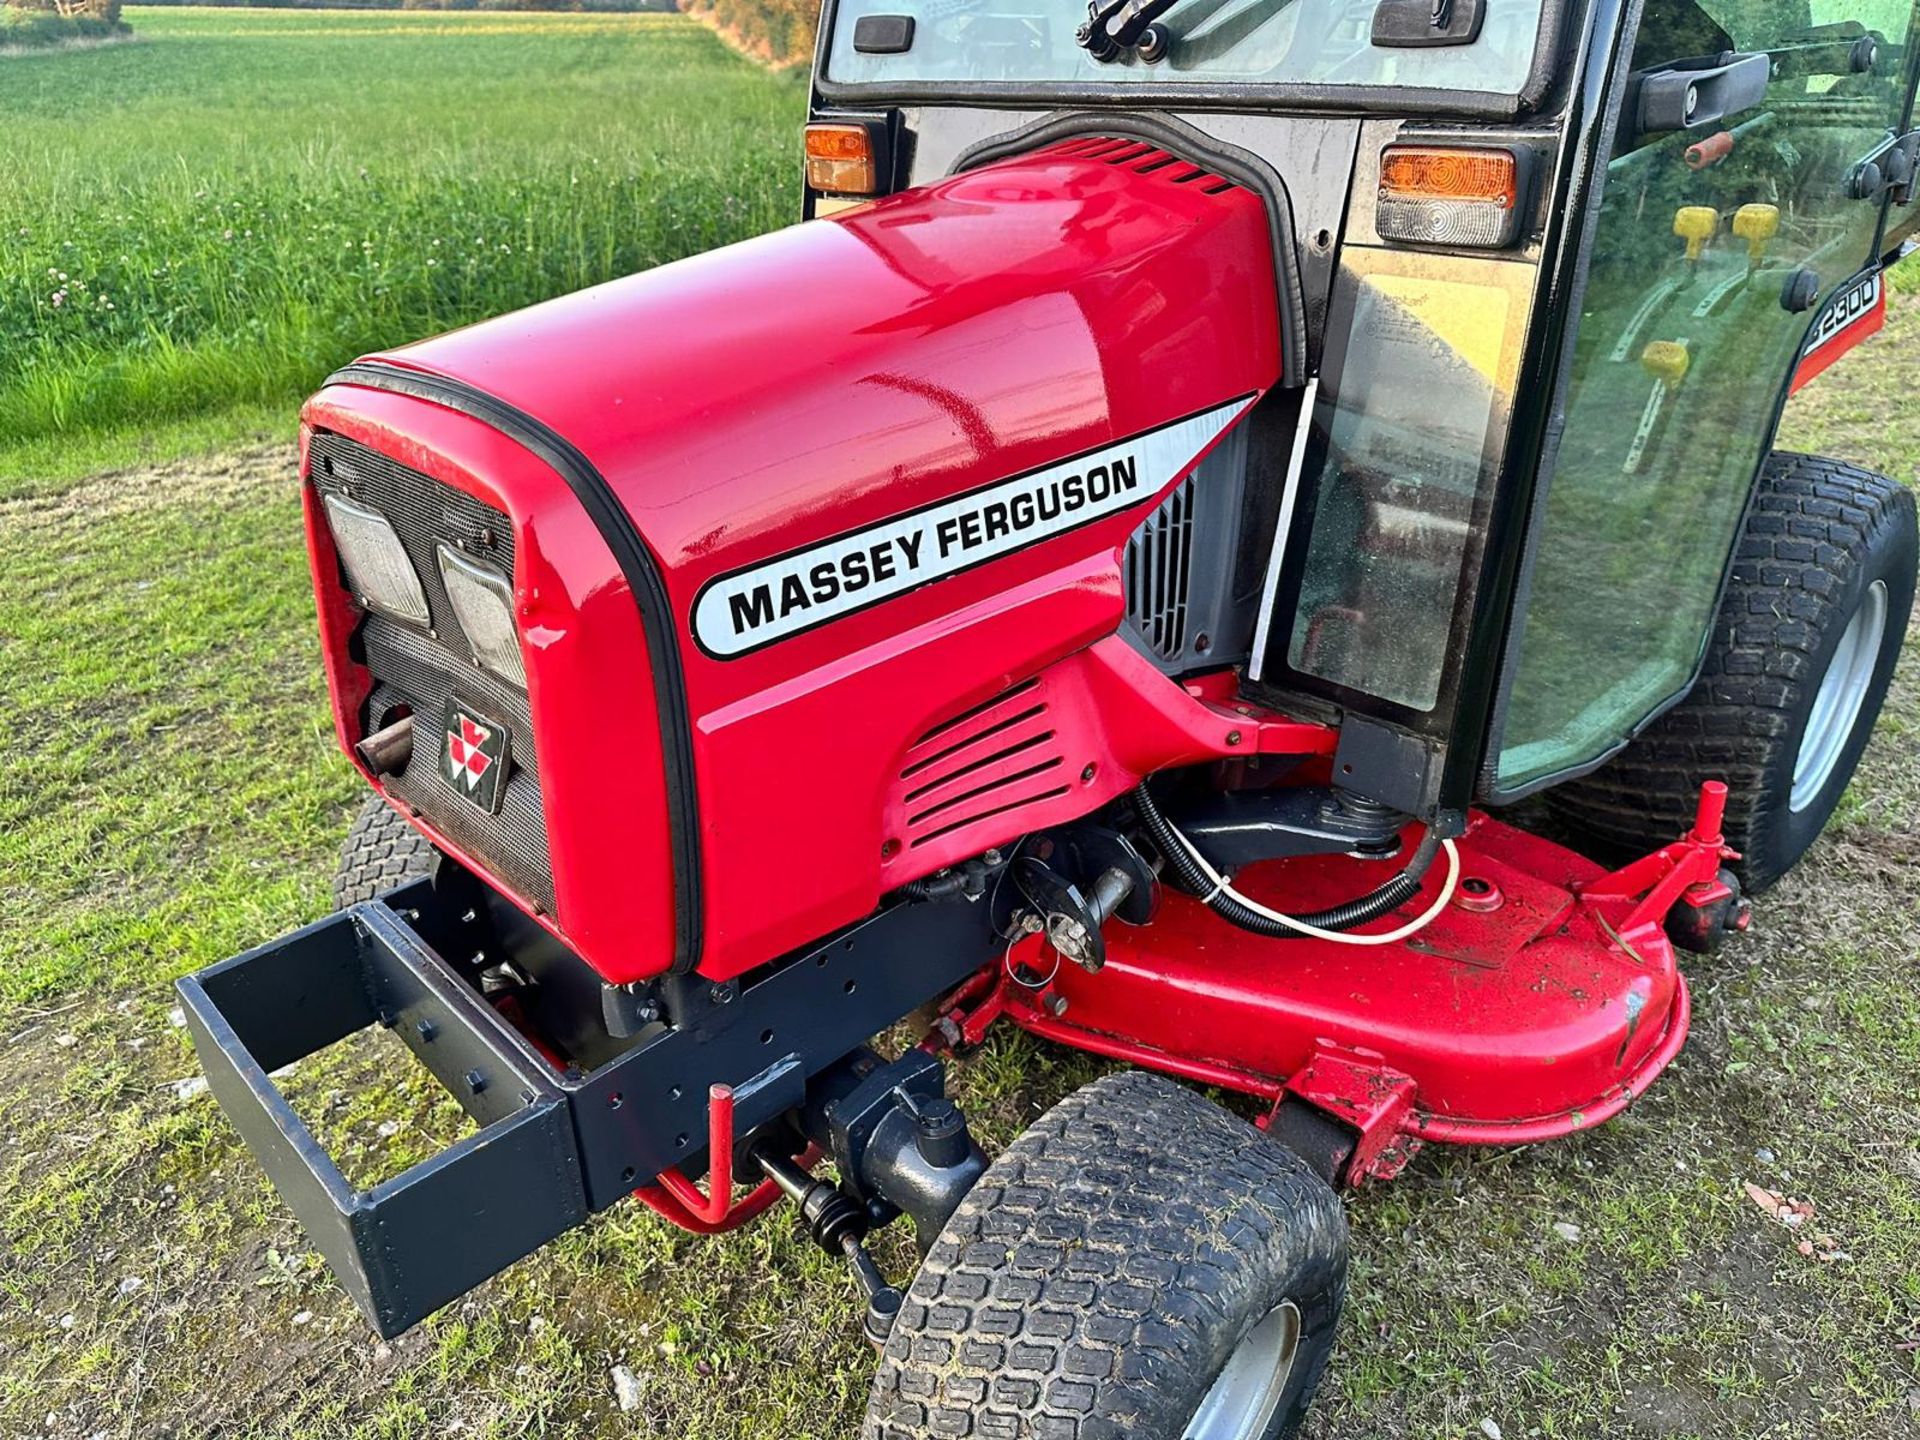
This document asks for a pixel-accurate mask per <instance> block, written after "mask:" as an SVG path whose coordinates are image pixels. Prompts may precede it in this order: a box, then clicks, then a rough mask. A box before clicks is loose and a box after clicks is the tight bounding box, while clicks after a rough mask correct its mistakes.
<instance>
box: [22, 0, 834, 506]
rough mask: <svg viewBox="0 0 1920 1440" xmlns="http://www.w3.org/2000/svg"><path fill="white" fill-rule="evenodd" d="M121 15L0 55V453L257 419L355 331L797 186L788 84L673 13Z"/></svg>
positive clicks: (667, 233) (284, 405)
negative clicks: (2, 156)
mask: <svg viewBox="0 0 1920 1440" xmlns="http://www.w3.org/2000/svg"><path fill="white" fill-rule="evenodd" d="M126 14H127V18H128V19H129V20H130V21H131V22H132V24H133V26H134V28H135V33H136V35H137V37H138V38H137V40H136V41H135V42H134V43H131V44H125V45H115V46H108V47H104V48H101V49H97V50H91V51H85V52H63V53H48V54H43V55H22V56H11V57H6V58H4V60H0V134H4V135H5V136H6V146H5V153H6V164H5V165H4V166H0V477H7V476H10V475H11V476H17V475H19V474H21V473H38V474H47V473H52V474H62V475H68V476H78V475H82V474H87V473H91V472H92V471H94V470H97V469H100V468H103V467H104V466H106V465H109V464H115V463H123V462H125V461H126V460H128V459H130V458H134V457H136V456H141V455H147V456H154V455H165V454H169V453H174V452H181V453H184V452H186V451H188V450H192V449H204V448H205V447H206V446H207V444H208V443H209V442H217V441H221V440H232V439H234V438H236V437H239V436H244V435H248V434H257V433H261V432H265V433H270V434H273V435H276V436H277V435H280V434H283V433H284V417H285V415H286V413H287V412H288V411H289V410H290V408H291V407H292V405H293V403H294V402H296V401H297V400H298V399H299V397H300V396H301V395H302V394H304V393H305V392H306V391H309V390H311V389H312V388H313V387H314V385H315V384H316V383H317V382H318V381H319V379H320V378H321V377H322V376H323V375H325V374H326V372H327V371H328V370H329V369H330V368H331V367H333V366H335V365H338V364H341V363H342V362H344V361H346V360H349V359H351V358H352V357H353V356H355V355H356V354H359V353H361V352H363V351H366V350H369V349H373V348H376V347H379V346H382V345H391V344H395V343H398V342H400V341H403V340H407V339H412V338H415V337H418V336H420V335H424V334H430V333H433V332H435V331H439V330H445V329H448V328H451V327H452V326H455V325H459V324H464V323H466V322H468V321H470V320H476V319H480V318H482V317H484V316H487V315H494V314H498V313H500V312H501V311H503V310H508V309H513V308H515V307H518V306H521V305H525V304H528V303H531V302H532V301H535V300H539V299H543V298H545V297H546V296H549V295H553V294H558V293H560V292H562V291H567V290H575V289H578V288H580V287H581V286H583V285H590V284H594V283H596V282H598V281H601V280H606V279H610V278H612V277H613V276H615V275H621V274H626V273H628V272H630V271H633V270H636V269H640V268H643V267H645V266H647V265H651V264H656V263H658V262H660V261H662V260H670V259H674V258H677V257H679V256H681V255H685V254H689V253H692V252H695V251H699V250H705V249H708V248H710V247H712V246H714V245H719V244H724V243H726V242H728V241H730V240H736V239H739V238H741V237H742V236H745V235H748V234H753V233H757V232H758V231H761V230H765V229H768V228H771V227H772V226H775V225H779V224H783V223H785V222H786V221H787V220H788V219H790V218H791V217H792V215H793V213H794V210H795V207H796V206H797V204H798V198H797V197H798V166H799V161H798V149H799V127H800V124H801V122H802V120H803V119H804V118H805V105H806V99H805V96H806V91H805V86H804V83H803V82H801V81H799V80H797V79H793V78H784V79H783V78H779V77H775V76H770V75H767V74H765V73H762V72H761V71H759V70H758V69H756V68H755V67H753V66H752V65H750V64H748V63H747V62H746V61H744V60H742V59H740V58H739V57H737V56H735V55H734V54H732V53H731V52H729V51H728V50H727V49H725V48H724V47H723V46H721V45H720V44H718V43H717V42H716V41H715V40H714V38H713V37H712V36H711V35H710V34H709V33H708V32H707V31H705V30H703V29H701V28H700V27H699V26H697V25H695V24H693V23H692V22H690V21H688V20H685V19H683V18H681V17H679V16H673V15H658V14H655V15H559V14H536V13H512V14H506V13H500V14H496V13H489V14H457V15H449V14H445V13H429V12H402V11H392V10H386V11H371V12H357V13H356V12H346V11H320V12H315V11H292V10H280V11H274V10H264V11H263V10H251V11H250V10H225V9H174V8H138V7H130V8H129V9H128V10H127V12H126Z"/></svg>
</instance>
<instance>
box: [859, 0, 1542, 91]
mask: <svg viewBox="0 0 1920 1440" xmlns="http://www.w3.org/2000/svg"><path fill="white" fill-rule="evenodd" d="M1483 3H1484V4H1485V6H1486V21H1485V23H1484V25H1483V26H1482V28H1481V31H1480V36H1479V38H1478V39H1477V40H1475V41H1474V43H1473V44H1471V45H1449V46H1437V47H1432V48H1418V49H1389V48H1384V47H1380V46H1376V45H1374V44H1373V43H1372V34H1373V15H1374V10H1375V8H1376V0H1181V3H1179V4H1176V5H1174V6H1173V7H1172V8H1171V9H1169V10H1168V11H1167V12H1166V13H1165V14H1164V15H1163V16H1162V17H1161V23H1162V24H1164V25H1165V26H1166V28H1167V29H1168V30H1169V31H1170V32H1171V33H1172V34H1173V36H1174V42H1173V45H1172V47H1171V49H1170V50H1169V52H1168V53H1167V55H1166V56H1165V57H1164V58H1163V59H1161V60H1159V61H1157V62H1155V63H1152V64H1149V63H1147V62H1145V61H1143V60H1141V59H1140V58H1139V57H1138V55H1137V54H1136V53H1135V52H1133V51H1125V52H1123V53H1122V54H1121V56H1120V57H1119V58H1117V59H1114V60H1111V61H1108V62H1104V63H1103V62H1101V61H1098V60H1095V59H1094V58H1093V57H1092V56H1091V55H1089V54H1088V53H1087V52H1086V51H1085V50H1083V49H1082V48H1081V47H1080V46H1079V45H1078V44H1076V43H1075V41H1074V31H1075V30H1076V29H1077V28H1078V27H1079V25H1080V23H1081V22H1082V21H1083V20H1085V19H1086V15H1087V11H1086V6H1085V4H1084V3H1075V0H840V3H839V4H838V5H836V6H835V14H834V20H833V38H832V41H831V43H830V44H829V46H828V50H827V75H826V78H827V79H828V80H830V81H833V82H836V83H839V84H861V83H881V84H887V85H891V86H909V87H910V86H913V85H917V84H922V83H929V82H933V83H939V82H947V83H954V82H959V83H966V82H973V83H976V84H982V85H989V84H991V85H1006V84H1035V83H1040V84H1058V85H1060V86H1062V87H1066V86H1070V85H1078V84H1114V83H1116V82H1127V81H1134V82H1139V83H1142V84H1149V85H1154V84H1157V85H1169V84H1173V85H1179V84H1191V85H1194V86H1196V87H1204V86H1207V85H1218V84H1229V83H1233V84H1248V83H1253V84H1276V85H1279V84H1287V85H1339V86H1367V87H1380V86H1396V87H1398V86H1404V87H1409V88H1413V89H1424V90H1464V91H1473V92H1477V93H1482V94H1486V93H1493V94H1504V95H1514V94H1518V93H1519V92H1520V90H1521V89H1522V88H1523V86H1524V84H1525V82H1526V78H1527V73H1528V71H1529V70H1530V69H1531V68H1532V65H1533V52H1534V45H1535V42H1536V40H1537V39H1538V37H1539V33H1540V11H1541V6H1542V3H1543V0H1483ZM863 15H893V16H910V17H911V18H912V19H913V22H914V26H913V40H912V44H911V45H910V46H909V47H908V48H907V49H906V50H905V51H903V52H901V53H899V54H891V55H863V54H861V53H859V52H858V51H856V50H855V49H854V45H853V32H854V25H855V23H856V22H857V21H858V20H859V19H860V17H861V16H863Z"/></svg>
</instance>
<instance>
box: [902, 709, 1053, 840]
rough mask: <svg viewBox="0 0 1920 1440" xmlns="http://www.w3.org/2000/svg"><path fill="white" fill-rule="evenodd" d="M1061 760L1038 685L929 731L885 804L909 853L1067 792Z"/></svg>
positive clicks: (911, 752)
mask: <svg viewBox="0 0 1920 1440" xmlns="http://www.w3.org/2000/svg"><path fill="white" fill-rule="evenodd" d="M1064 766H1065V759H1064V757H1063V756H1062V754H1061V752H1060V747H1059V744H1058V737H1057V736H1056V734H1055V732H1054V727H1053V721H1052V717H1051V714H1050V713H1049V710H1048V706H1047V699H1046V693H1045V690H1044V688H1043V687H1042V685H1041V683H1040V682H1039V681H1038V680H1026V681H1022V682H1021V683H1020V684H1018V685H1015V686H1014V687H1013V688H1012V689H1010V690H1007V691H1005V692H1003V693H1002V694H1000V695H997V696H995V697H994V698H993V699H992V700H989V701H987V702H986V703H985V704H982V705H976V706H974V707H973V708H972V709H971V710H966V711H963V712H962V713H961V714H959V715H956V716H954V717H953V718H952V719H950V720H946V721H943V722H942V723H941V724H939V725H936V726H934V728H933V729H931V730H929V731H928V732H927V733H926V734H925V735H922V736H921V737H920V738H919V739H918V740H916V741H915V742H914V744H913V746H912V748H911V749H909V750H908V751H907V758H906V763H905V764H904V765H902V766H901V767H900V778H899V779H898V781H897V782H896V783H895V785H894V787H893V793H892V794H891V795H890V796H889V797H888V798H889V805H888V809H889V811H890V812H891V813H892V814H893V815H895V816H898V817H899V818H900V832H901V834H902V837H903V839H904V840H905V842H906V844H907V845H908V846H909V847H910V848H911V847H914V846H919V845H925V844H927V843H928V842H929V841H933V840H938V839H940V838H941V837H943V836H946V835H951V834H952V833H953V832H954V831H956V830H960V829H963V828H965V827H966V826H968V825H973V824H976V823H978V822H979V821H982V820H986V819H989V818H991V817H994V816H999V815H1005V814H1006V813H1007V812H1008V811H1009V810H1017V809H1019V808H1020V807H1021V806H1024V805H1031V804H1035V803H1037V802H1039V801H1041V800H1050V799H1053V798H1055V797H1057V796H1060V795H1064V794H1066V793H1067V778H1066V776H1065V774H1064Z"/></svg>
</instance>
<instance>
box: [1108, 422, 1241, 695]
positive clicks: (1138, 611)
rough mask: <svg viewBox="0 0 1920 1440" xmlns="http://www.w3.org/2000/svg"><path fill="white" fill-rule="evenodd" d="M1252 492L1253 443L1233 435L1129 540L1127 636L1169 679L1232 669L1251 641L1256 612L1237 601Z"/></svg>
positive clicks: (1124, 560) (1124, 579)
mask: <svg viewBox="0 0 1920 1440" xmlns="http://www.w3.org/2000/svg"><path fill="white" fill-rule="evenodd" d="M1246 493H1247V436H1246V429H1245V427H1244V426H1240V427H1236V428H1235V429H1232V430H1229V431H1228V432H1227V433H1226V435H1225V436H1223V437H1222V438H1221V441H1220V443H1219V444H1218V445H1216V446H1215V447H1214V448H1213V450H1212V451H1211V452H1210V453H1209V454H1208V455H1207V458H1206V459H1204V460H1202V461H1201V462H1200V463H1199V465H1197V466H1195V467H1194V470H1193V473H1192V474H1190V475H1188V476H1187V478H1186V479H1184V480H1182V481H1181V482H1180V483H1179V484H1178V485H1176V486H1175V487H1174V488H1173V489H1172V491H1170V492H1169V493H1168V495H1167V498H1166V499H1164V500H1162V501H1161V502H1160V504H1159V506H1158V507H1157V508H1156V509H1155V510H1154V512H1153V513H1152V514H1151V515H1149V516H1147V518H1146V519H1145V520H1144V521H1143V522H1142V523H1141V525H1140V528H1139V529H1138V530H1135V531H1134V532H1133V534H1132V535H1131V536H1129V537H1128V539H1127V548H1126V550H1125V551H1124V552H1123V553H1122V555H1121V558H1120V578H1121V583H1122V584H1123V585H1124V587H1125V589H1126V596H1127V618H1126V625H1125V627H1124V630H1123V632H1122V633H1124V634H1125V635H1127V636H1128V637H1129V638H1130V639H1132V641H1133V643H1134V645H1135V646H1137V647H1138V648H1139V649H1140V650H1141V652H1142V653H1144V654H1145V655H1146V656H1147V657H1148V658H1149V659H1151V660H1152V661H1153V663H1154V664H1155V665H1157V666H1158V667H1159V668H1160V669H1161V670H1162V671H1164V672H1166V673H1167V674H1169V675H1178V674H1181V673H1183V672H1185V671H1189V670H1196V669H1200V668H1202V667H1207V666H1219V665H1231V664H1234V663H1236V662H1238V661H1239V660H1241V659H1242V658H1244V657H1245V654H1246V650H1247V647H1248V645H1249V644H1250V643H1251V640H1252V628H1253V627H1252V619H1253V611H1252V606H1251V604H1250V603H1249V601H1248V597H1246V596H1242V597H1239V599H1238V600H1236V598H1235V595H1234V592H1233V584H1234V577H1235V574H1236V572H1237V570H1238V569H1239V566H1238V557H1237V546H1238V544H1239V536H1240V528H1241V510H1242V508H1243V506H1244V504H1245V497H1246Z"/></svg>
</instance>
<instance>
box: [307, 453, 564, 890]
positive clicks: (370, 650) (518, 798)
mask: <svg viewBox="0 0 1920 1440" xmlns="http://www.w3.org/2000/svg"><path fill="white" fill-rule="evenodd" d="M310 454H311V465H310V468H309V474H310V477H311V479H312V482H313V484H314V486H315V487H316V488H317V489H318V490H320V491H321V492H322V493H323V494H325V493H333V494H340V495H345V496H350V497H351V498H352V499H354V500H357V501H359V502H360V503H361V504H363V505H367V506H371V507H372V508H373V509H375V510H378V511H379V512H380V513H381V514H382V515H384V516H386V518H387V520H388V522H389V523H391V524H392V526H393V528H394V532H395V533H396V534H397V535H399V537H400V543H401V544H402V545H403V546H405V547H406V551H407V557H408V559H410V560H411V561H412V562H413V568H414V572H415V573H416V574H417V575H418V576H419V577H420V586H421V588H422V589H423V590H424V591H425V592H426V596H427V610H428V613H429V616H430V621H429V625H428V626H427V627H426V628H422V627H419V626H415V625H412V624H409V623H407V622H406V621H403V620H396V619H393V618H391V617H389V616H386V615H369V616H367V618H366V619H365V620H363V621H362V622H361V625H360V629H359V631H358V632H357V633H356V635H355V637H354V646H355V649H356V651H357V658H359V659H360V660H361V661H362V662H363V663H364V664H365V665H366V667H367V669H368V671H370V672H371V673H372V675H373V677H374V679H375V681H376V682H378V683H377V684H376V685H375V688H374V691H373V693H372V694H371V695H370V696H368V698H367V701H366V704H365V706H364V708H363V711H362V713H361V715H360V716H359V717H358V718H359V721H360V726H361V730H362V733H368V732H371V731H373V730H377V729H379V728H380V727H381V725H383V724H384V723H387V721H388V720H390V719H391V718H392V717H393V716H394V715H395V713H396V712H398V711H399V710H400V709H401V708H402V707H405V709H407V710H410V711H411V712H412V714H413V716H414V758H413V761H412V763H410V764H409V765H408V766H407V768H406V770H405V772H403V773H402V774H400V775H398V776H395V777H391V778H390V779H389V780H388V782H387V788H388V789H389V790H391V791H392V792H393V794H394V796H395V797H396V798H397V799H399V800H401V801H403V802H405V803H407V804H410V805H413V806H415V807H417V808H418V809H419V811H420V813H421V814H422V815H424V816H425V817H426V818H427V819H428V820H429V821H430V822H431V823H432V824H433V825H434V827H435V828H436V829H438V830H439V831H440V832H441V833H442V834H443V835H445V836H446V837H447V838H448V839H449V840H451V841H453V842H454V843H455V844H456V845H458V846H460V847H461V849H463V850H465V851H466V852H467V853H468V854H469V855H472V856H473V857H474V858H475V859H477V860H479V861H480V862H482V863H483V864H485V865H486V866H487V867H488V868H489V869H490V870H492V871H493V872H494V873H495V874H496V875H497V876H498V877H499V878H500V880H501V881H503V882H504V883H505V884H506V885H507V886H508V887H509V888H511V889H512V890H513V891H514V892H515V893H516V894H517V895H519V896H520V897H521V898H522V899H523V900H527V901H531V902H532V903H533V904H535V905H538V906H539V907H541V908H542V909H543V910H546V911H548V912H549V913H551V911H552V910H553V868H552V865H551V863H550V862H549V860H548V856H547V825H546V812H545V806H544V804H543V802H542V799H541V793H540V771H539V763H538V759H537V757H536V756H535V753H534V746H533V720H532V716H531V715H530V714H529V712H528V709H527V697H526V695H525V694H524V693H523V692H522V691H520V690H518V689H516V688H515V687H513V686H512V685H509V684H507V683H506V682H504V681H502V680H498V679H496V678H495V677H494V676H493V675H492V674H491V673H490V672H488V671H485V670H482V669H480V668H479V667H478V666H476V665H475V664H474V663H473V661H472V659H471V657H470V656H469V654H468V652H467V650H466V648H465V641H464V640H463V639H462V638H461V632H460V624H459V621H458V620H457V619H455V617H454V613H453V606H452V604H451V603H450V602H449V601H448V599H447V592H446V588H445V587H444V586H443V585H442V584H441V581H440V565H439V562H438V560H437V559H436V558H435V554H434V550H435V547H436V546H437V545H438V544H439V543H440V542H441V541H443V540H464V541H465V542H466V551H467V553H468V554H470V555H474V556H476V557H477V558H480V559H482V560H484V561H485V562H486V563H487V564H489V565H492V566H494V567H496V568H497V569H499V570H500V571H501V572H502V573H503V574H507V575H511V574H512V573H513V525H512V522H511V521H510V520H509V519H508V518H507V516H506V515H504V514H502V513H501V512H500V511H498V510H496V509H494V508H493V507H492V506H491V505H487V504H485V503H483V502H481V501H479V500H476V499H475V498H474V497H473V496H471V495H469V494H467V493H466V492H465V491H463V490H458V489H455V488H454V487H453V486H451V485H448V484H446V483H444V482H443V481H439V480H435V479H433V478H432V477H431V476H428V475H422V474H421V473H420V472H419V471H417V470H410V469H408V468H407V467H406V466H404V465H401V464H398V463H397V462H395V461H394V460H393V459H391V458H390V457H388V456H386V455H382V454H381V453H380V452H379V451H377V450H372V449H369V448H368V447H367V446H365V445H361V444H359V443H358V442H357V441H353V440H349V439H347V438H346V437H345V436H344V435H335V434H331V433H329V432H326V431H319V432H316V433H315V434H314V436H313V439H312V442H311V446H310ZM449 697H453V698H457V699H458V700H460V701H461V702H462V703H463V704H465V705H467V706H469V707H471V708H472V709H474V710H476V711H478V712H479V713H480V714H481V715H483V716H485V717H487V718H488V719H491V720H495V721H497V722H499V723H500V724H502V725H505V726H506V727H507V729H508V731H509V732H510V733H511V735H512V740H511V742H510V751H509V762H510V766H511V768H510V771H509V773H508V776H507V782H506V788H505V790H504V792H503V793H502V796H501V801H500V813H499V814H497V815H492V814H488V813H487V812H486V811H484V810H482V809H480V808H479V807H478V806H477V805H474V804H472V803H471V802H470V801H468V800H466V799H464V798H462V797H461V796H459V795H456V794H454V793H453V791H452V790H451V789H450V788H449V787H448V786H447V785H446V784H445V783H444V782H442V780H441V779H440V774H439V765H438V763H437V762H438V759H439V755H438V749H439V746H440V744H441V743H442V739H441V735H440V720H441V712H442V709H443V707H444V706H445V705H446V702H447V700H448V698H449Z"/></svg>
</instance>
